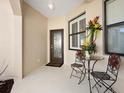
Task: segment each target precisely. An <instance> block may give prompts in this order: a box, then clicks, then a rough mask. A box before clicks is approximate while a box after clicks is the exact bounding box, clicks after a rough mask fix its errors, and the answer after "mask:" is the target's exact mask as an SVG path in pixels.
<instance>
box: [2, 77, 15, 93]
mask: <svg viewBox="0 0 124 93" xmlns="http://www.w3.org/2000/svg"><path fill="white" fill-rule="evenodd" d="M13 84H14V80H13V79H8V80H4V81H0V93H11V89H12V86H13Z"/></svg>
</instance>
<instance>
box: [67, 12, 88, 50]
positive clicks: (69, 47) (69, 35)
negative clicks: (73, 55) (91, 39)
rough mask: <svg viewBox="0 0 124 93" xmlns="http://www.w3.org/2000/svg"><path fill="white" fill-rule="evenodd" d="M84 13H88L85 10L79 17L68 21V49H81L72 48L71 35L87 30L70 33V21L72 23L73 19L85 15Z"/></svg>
mask: <svg viewBox="0 0 124 93" xmlns="http://www.w3.org/2000/svg"><path fill="white" fill-rule="evenodd" d="M83 15H86V12H83V13H81V14H80V15H78V16H77V17H75V18H73V19H71V20H69V21H68V49H69V50H75V51H77V50H81V49H73V48H71V46H70V37H71V36H74V35H80V34H82V33H86V31H81V32H76V33H71V34H70V23H71V22H72V21H74V20H75V19H77V18H79V17H81V16H83Z"/></svg>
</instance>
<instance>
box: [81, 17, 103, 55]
mask: <svg viewBox="0 0 124 93" xmlns="http://www.w3.org/2000/svg"><path fill="white" fill-rule="evenodd" d="M98 20H99V16H97V17H95V18H94V19H93V20H90V21H89V23H88V26H87V28H86V29H87V31H88V35H87V37H86V38H85V40H84V43H83V46H82V49H83V50H85V51H88V52H89V54H92V53H95V52H96V43H95V41H96V38H97V34H98V32H100V31H101V30H102V26H101V25H100V23H99V22H98Z"/></svg>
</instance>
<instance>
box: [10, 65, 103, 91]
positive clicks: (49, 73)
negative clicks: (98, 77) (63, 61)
mask: <svg viewBox="0 0 124 93" xmlns="http://www.w3.org/2000/svg"><path fill="white" fill-rule="evenodd" d="M70 73H71V68H70V66H67V65H63V66H62V67H61V68H55V67H48V66H43V67H41V68H40V69H38V70H36V71H35V72H33V73H31V74H30V75H29V76H27V77H26V78H24V79H23V80H22V81H18V82H15V84H14V86H13V89H12V91H11V93H89V86H88V81H87V77H86V78H85V80H84V81H83V82H82V83H81V84H80V85H78V79H77V78H74V77H72V78H71V79H70ZM92 81H93V80H92ZM92 83H93V82H92ZM101 91H102V90H100V93H102V92H101ZM93 93H97V91H96V90H95V88H94V89H93Z"/></svg>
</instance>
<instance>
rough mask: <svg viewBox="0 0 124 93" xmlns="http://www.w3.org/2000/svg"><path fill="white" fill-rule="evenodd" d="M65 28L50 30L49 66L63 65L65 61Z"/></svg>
mask: <svg viewBox="0 0 124 93" xmlns="http://www.w3.org/2000/svg"><path fill="white" fill-rule="evenodd" d="M63 32H64V29H54V30H50V63H48V64H47V66H54V67H61V66H62V65H63V63H64V55H63V54H64V42H63Z"/></svg>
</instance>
